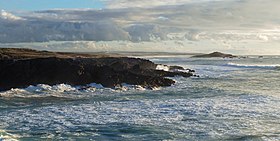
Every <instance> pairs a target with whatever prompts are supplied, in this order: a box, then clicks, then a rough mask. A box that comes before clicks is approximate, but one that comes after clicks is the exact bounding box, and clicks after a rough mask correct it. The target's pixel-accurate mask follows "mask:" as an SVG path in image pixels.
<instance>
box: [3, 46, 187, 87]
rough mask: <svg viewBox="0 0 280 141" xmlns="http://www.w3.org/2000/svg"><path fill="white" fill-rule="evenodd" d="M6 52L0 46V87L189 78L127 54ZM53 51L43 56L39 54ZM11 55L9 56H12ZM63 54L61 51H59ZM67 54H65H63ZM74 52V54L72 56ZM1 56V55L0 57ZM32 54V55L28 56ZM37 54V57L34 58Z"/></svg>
mask: <svg viewBox="0 0 280 141" xmlns="http://www.w3.org/2000/svg"><path fill="white" fill-rule="evenodd" d="M13 50H14V53H11V52H13V51H12V50H9V53H6V52H5V51H3V50H2V49H0V53H1V59H0V90H8V89H11V88H24V87H28V86H29V85H36V84H48V85H55V84H60V83H65V84H69V85H86V84H89V83H99V84H102V85H103V86H104V87H115V86H116V85H119V84H122V83H127V84H132V85H141V86H144V87H159V86H170V85H172V84H174V83H175V82H174V81H173V80H172V79H169V78H166V77H174V76H177V75H179V76H184V77H190V76H192V75H193V74H192V73H186V72H168V71H161V70H156V66H157V64H155V63H153V62H151V61H149V60H144V59H139V58H128V57H95V58H92V57H91V58H90V57H88V56H87V55H85V56H86V57H80V55H79V54H78V55H77V54H71V55H70V57H67V55H57V54H60V53H52V52H40V51H34V54H36V55H34V54H32V52H33V50H29V51H28V53H29V55H28V57H26V56H27V55H22V54H19V55H16V54H17V53H18V52H22V50H17V49H13ZM41 53H42V54H56V56H52V55H49V56H48V55H45V56H44V55H42V56H44V57H42V58H40V57H41V56H40V54H41ZM11 54H12V55H11ZM62 54H63V53H62ZM66 54H67V53H66ZM75 55H77V56H78V57H77V56H75ZM2 56H4V57H2ZM30 56H31V57H30ZM34 56H36V57H34Z"/></svg>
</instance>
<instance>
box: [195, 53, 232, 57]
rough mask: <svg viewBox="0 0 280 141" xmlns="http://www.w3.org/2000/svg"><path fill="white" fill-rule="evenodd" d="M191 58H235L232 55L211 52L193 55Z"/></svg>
mask: <svg viewBox="0 0 280 141" xmlns="http://www.w3.org/2000/svg"><path fill="white" fill-rule="evenodd" d="M192 57H193V58H213V57H219V58H236V57H237V56H234V55H232V54H225V53H221V52H213V53H209V54H202V55H195V56H192Z"/></svg>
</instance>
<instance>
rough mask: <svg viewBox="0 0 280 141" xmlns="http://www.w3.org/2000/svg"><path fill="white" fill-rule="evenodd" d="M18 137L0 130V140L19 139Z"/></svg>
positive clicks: (15, 140)
mask: <svg viewBox="0 0 280 141" xmlns="http://www.w3.org/2000/svg"><path fill="white" fill-rule="evenodd" d="M18 138H20V137H19V136H16V135H12V134H10V133H7V132H6V131H4V130H0V141H18Z"/></svg>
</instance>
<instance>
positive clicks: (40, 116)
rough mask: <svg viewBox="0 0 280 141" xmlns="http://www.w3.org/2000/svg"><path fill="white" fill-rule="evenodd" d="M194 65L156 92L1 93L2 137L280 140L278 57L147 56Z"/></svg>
mask: <svg viewBox="0 0 280 141" xmlns="http://www.w3.org/2000/svg"><path fill="white" fill-rule="evenodd" d="M148 59H151V60H152V61H154V62H156V63H162V64H168V65H181V66H184V67H186V68H191V69H195V70H196V71H197V72H196V73H197V74H198V75H200V78H182V77H175V78H173V79H175V80H176V84H175V85H174V86H171V87H167V88H160V89H157V90H143V89H141V88H139V87H137V88H136V87H133V86H125V87H124V88H122V89H116V90H112V89H106V88H102V87H99V86H98V87H97V86H95V87H97V88H94V87H92V88H89V89H87V90H83V91H80V90H77V89H76V87H71V86H68V85H65V84H60V85H56V86H48V85H38V86H33V87H29V88H26V89H13V90H10V91H6V92H1V93H0V140H12V139H14V140H26V141H30V140H31V141H32V140H52V139H53V140H280V83H279V82H280V69H279V67H278V66H280V65H279V64H280V58H277V57H273V56H268V57H264V58H255V57H253V58H245V59H192V58H187V57H182V56H181V57H172V56H170V57H149V58H148Z"/></svg>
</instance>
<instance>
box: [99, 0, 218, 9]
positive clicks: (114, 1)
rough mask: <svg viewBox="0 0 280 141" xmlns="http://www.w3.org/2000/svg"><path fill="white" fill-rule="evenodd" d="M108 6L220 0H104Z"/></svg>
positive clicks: (123, 6) (174, 3) (140, 6)
mask: <svg viewBox="0 0 280 141" xmlns="http://www.w3.org/2000/svg"><path fill="white" fill-rule="evenodd" d="M103 1H104V2H105V3H106V4H107V8H133V7H134V8H135V7H137V8H151V7H157V6H168V5H182V4H187V3H193V2H206V1H219V0H103Z"/></svg>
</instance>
